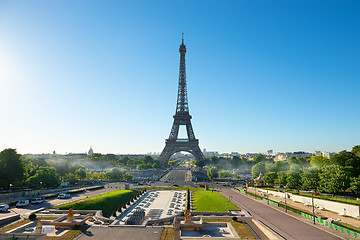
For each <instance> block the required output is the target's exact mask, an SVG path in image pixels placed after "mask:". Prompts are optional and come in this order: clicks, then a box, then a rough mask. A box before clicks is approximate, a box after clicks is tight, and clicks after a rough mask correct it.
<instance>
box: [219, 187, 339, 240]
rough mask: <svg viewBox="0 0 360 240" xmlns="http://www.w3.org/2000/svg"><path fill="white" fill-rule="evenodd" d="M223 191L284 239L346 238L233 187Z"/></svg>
mask: <svg viewBox="0 0 360 240" xmlns="http://www.w3.org/2000/svg"><path fill="white" fill-rule="evenodd" d="M221 193H222V194H223V195H225V196H226V197H229V196H231V200H232V201H233V202H234V203H235V204H236V205H238V206H239V207H240V208H241V209H243V210H246V211H248V212H249V213H250V214H251V215H252V216H253V217H254V218H255V219H258V220H260V221H261V222H262V223H264V224H265V225H267V226H268V227H270V228H271V229H273V231H275V232H276V233H277V234H279V235H280V236H281V237H282V238H283V239H294V240H295V239H296V240H309V239H316V240H332V239H345V237H344V238H341V237H338V236H336V235H333V234H331V233H329V232H325V231H323V230H321V229H319V228H317V227H315V226H312V225H310V224H308V223H305V222H303V221H300V220H299V219H297V218H295V217H293V216H291V215H290V214H286V213H284V212H280V211H278V210H276V209H273V208H272V207H269V206H267V205H265V204H263V203H262V202H259V201H257V200H254V198H251V197H248V196H245V195H242V194H240V193H237V192H234V191H233V190H231V189H221Z"/></svg>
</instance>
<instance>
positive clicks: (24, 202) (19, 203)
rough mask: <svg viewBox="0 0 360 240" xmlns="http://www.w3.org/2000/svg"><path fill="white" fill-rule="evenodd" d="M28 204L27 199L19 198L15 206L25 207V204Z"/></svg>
mask: <svg viewBox="0 0 360 240" xmlns="http://www.w3.org/2000/svg"><path fill="white" fill-rule="evenodd" d="M29 204H30V201H29V200H20V201H19V202H18V203H17V204H16V207H26V206H27V205H29Z"/></svg>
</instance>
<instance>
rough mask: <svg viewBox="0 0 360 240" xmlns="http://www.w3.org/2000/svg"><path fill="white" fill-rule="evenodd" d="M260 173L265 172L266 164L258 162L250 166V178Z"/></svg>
mask: <svg viewBox="0 0 360 240" xmlns="http://www.w3.org/2000/svg"><path fill="white" fill-rule="evenodd" d="M260 173H262V174H265V173H266V165H265V163H264V162H258V163H257V164H255V165H254V166H253V167H252V168H251V176H252V178H257V177H258V176H259V175H260Z"/></svg>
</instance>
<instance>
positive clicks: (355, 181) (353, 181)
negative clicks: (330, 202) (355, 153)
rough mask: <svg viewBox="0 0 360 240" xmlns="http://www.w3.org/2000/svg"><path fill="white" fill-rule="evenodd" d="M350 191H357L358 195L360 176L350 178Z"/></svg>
mask: <svg viewBox="0 0 360 240" xmlns="http://www.w3.org/2000/svg"><path fill="white" fill-rule="evenodd" d="M348 190H349V191H350V192H355V193H356V195H358V194H359V192H360V176H358V177H352V178H350V187H349V189H348Z"/></svg>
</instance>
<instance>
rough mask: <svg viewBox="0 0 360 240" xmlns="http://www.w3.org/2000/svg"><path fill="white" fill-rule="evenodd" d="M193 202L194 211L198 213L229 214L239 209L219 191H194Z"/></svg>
mask: <svg viewBox="0 0 360 240" xmlns="http://www.w3.org/2000/svg"><path fill="white" fill-rule="evenodd" d="M192 201H193V208H194V211H197V212H227V211H228V210H235V209H239V208H238V207H237V206H236V205H235V204H233V203H231V202H230V201H229V200H228V199H227V198H226V197H224V196H223V195H221V194H220V193H218V192H217V191H213V192H212V191H194V192H193V193H192Z"/></svg>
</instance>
